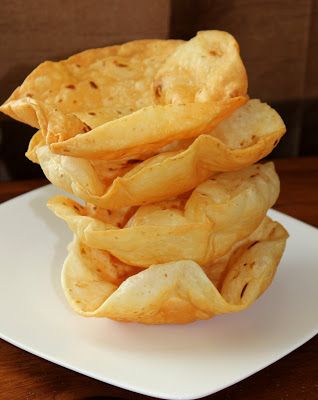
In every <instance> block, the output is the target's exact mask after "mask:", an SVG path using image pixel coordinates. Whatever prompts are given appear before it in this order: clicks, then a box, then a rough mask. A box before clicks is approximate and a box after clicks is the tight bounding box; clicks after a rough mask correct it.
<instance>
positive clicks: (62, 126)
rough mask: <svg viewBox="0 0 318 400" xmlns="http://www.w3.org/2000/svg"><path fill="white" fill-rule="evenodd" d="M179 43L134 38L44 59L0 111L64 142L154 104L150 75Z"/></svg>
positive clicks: (52, 140) (52, 139) (50, 137)
mask: <svg viewBox="0 0 318 400" xmlns="http://www.w3.org/2000/svg"><path fill="white" fill-rule="evenodd" d="M181 43H182V41H177V40H137V41H133V42H129V43H126V44H123V45H121V46H111V47H105V48H102V49H92V50H87V51H84V52H81V53H79V54H76V55H74V56H72V57H70V58H68V59H67V60H63V61H60V62H52V61H46V62H44V63H42V64H40V65H39V66H38V67H37V68H36V69H35V70H34V71H33V72H32V73H31V74H30V75H29V76H28V77H27V78H26V79H25V81H24V82H23V84H22V85H21V86H20V87H18V88H17V89H16V90H15V91H14V92H13V94H12V95H11V96H10V98H9V99H8V100H7V101H6V102H5V103H4V104H3V105H2V107H0V110H1V111H2V112H4V113H5V114H7V115H9V116H11V117H12V118H15V119H17V120H19V121H21V122H25V123H26V124H29V125H31V126H34V127H36V128H39V129H41V130H42V132H43V134H44V136H45V137H47V136H48V138H47V142H48V143H52V142H54V141H58V140H65V139H67V138H69V137H71V136H73V135H75V134H77V133H79V132H85V131H86V130H87V129H88V126H89V127H95V126H98V125H101V124H103V123H105V122H107V121H110V120H113V119H115V118H120V117H121V116H122V115H126V114H129V113H132V112H134V111H136V110H138V109H140V108H143V107H146V106H149V105H151V104H153V93H152V88H151V84H152V81H153V77H154V76H155V74H156V73H157V71H158V69H159V68H160V66H161V65H162V64H163V62H164V61H165V59H166V58H167V57H168V56H169V55H170V54H171V52H173V51H174V50H175V49H176V48H177V47H178V46H179V45H180V44H181ZM87 125H88V126H87Z"/></svg>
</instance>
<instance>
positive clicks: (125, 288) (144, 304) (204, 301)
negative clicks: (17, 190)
mask: <svg viewBox="0 0 318 400" xmlns="http://www.w3.org/2000/svg"><path fill="white" fill-rule="evenodd" d="M287 236H288V234H287V232H286V231H285V229H284V228H283V227H282V226H281V225H280V224H279V223H277V222H273V221H271V220H270V219H269V218H265V219H264V220H263V221H262V223H261V225H260V226H259V227H258V229H257V230H256V232H255V233H254V234H252V235H251V236H250V237H249V238H247V239H246V240H245V241H243V242H241V243H240V244H239V245H238V246H236V248H235V249H233V250H230V251H229V253H228V254H227V255H226V261H223V270H222V273H223V277H222V278H221V279H220V278H219V281H220V282H219V284H218V287H217V286H216V285H215V284H214V282H213V280H210V279H209V278H208V276H207V275H206V274H205V273H204V270H203V269H202V268H201V267H200V265H198V264H197V263H195V262H193V261H191V260H180V261H175V262H170V263H166V264H158V265H152V266H150V267H149V268H148V269H146V270H138V268H133V267H131V266H124V265H121V266H120V268H117V263H118V261H116V260H115V259H114V258H111V257H110V256H109V254H108V253H107V252H105V251H101V250H97V249H92V248H90V247H88V246H87V245H85V244H83V243H81V241H80V240H79V239H78V238H76V237H75V239H74V241H73V243H72V244H71V245H70V247H69V254H68V257H67V259H66V261H65V263H64V267H63V272H62V283H63V288H64V291H65V294H66V297H67V299H68V301H69V303H70V305H71V306H72V307H73V309H74V310H75V311H76V312H78V313H80V314H82V315H84V316H89V317H108V318H112V319H115V320H118V321H131V322H142V323H146V324H161V323H187V322H191V321H194V320H198V319H208V318H211V317H213V316H215V315H218V314H223V313H228V312H237V311H240V310H243V309H244V308H247V307H248V306H249V305H250V304H252V303H253V302H254V301H255V300H256V299H257V298H258V297H259V296H260V295H261V294H262V293H263V292H264V291H265V290H266V288H267V287H268V286H269V285H270V283H271V281H272V279H273V276H274V274H275V271H276V268H277V265H278V263H279V261H280V258H281V256H282V254H283V251H284V247H285V242H286V239H287ZM210 268H211V269H213V265H211V266H210Z"/></svg>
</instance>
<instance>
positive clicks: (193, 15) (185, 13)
mask: <svg viewBox="0 0 318 400" xmlns="http://www.w3.org/2000/svg"><path fill="white" fill-rule="evenodd" d="M0 1H1V12H0V34H1V40H0V54H1V63H0V89H1V90H0V101H1V102H2V101H3V100H4V99H5V98H7V97H8V96H9V94H10V93H11V91H12V90H13V89H14V88H15V87H16V86H17V85H18V84H19V83H20V82H21V81H22V80H23V78H24V77H25V76H26V75H27V74H28V73H29V72H30V71H31V70H32V69H33V68H34V67H35V66H36V65H37V64H39V63H40V62H41V61H43V60H45V59H61V58H64V57H66V56H67V55H70V54H73V53H75V52H78V51H80V50H83V49H86V48H91V47H100V46H105V45H109V44H114V43H120V42H125V41H128V40H132V39H137V38H154V37H159V38H167V37H173V38H183V39H188V38H190V37H192V36H194V35H195V33H196V32H197V31H198V30H202V29H222V30H226V31H229V32H231V33H232V34H233V35H234V36H235V37H236V38H237V40H238V41H239V43H240V47H241V54H242V57H243V60H244V62H245V64H246V67H247V70H248V74H249V93H250V95H251V96H252V97H258V98H261V99H263V100H265V101H268V102H270V103H271V104H272V105H273V106H274V107H275V108H277V110H278V111H279V112H280V113H281V115H282V117H283V118H284V120H285V122H286V124H287V127H288V134H287V135H286V136H285V138H284V139H283V141H282V143H281V144H280V146H279V147H278V149H277V150H276V152H275V153H274V155H275V156H293V155H310V154H311V155H312V154H318V134H316V132H317V126H318V0H298V1H295V0H276V1H274V0H269V1H265V0H213V1H210V0H153V1H149V0H77V1H76V0H55V1H50V0H37V1H35V0H28V1H22V0H10V1H9V0H0ZM0 119H2V131H4V133H3V136H4V141H5V143H6V144H5V146H4V145H2V153H5V155H4V156H3V157H5V158H6V163H8V162H9V163H10V160H12V158H13V157H15V153H14V151H15V150H12V145H11V144H10V141H11V140H13V139H12V137H13V136H14V137H16V134H15V133H13V130H19V131H20V132H22V130H23V131H24V135H23V133H22V135H21V136H20V137H21V138H22V139H21V144H20V147H21V148H23V149H24V147H25V145H26V143H27V141H28V139H29V136H30V134H31V131H30V129H28V128H25V127H23V128H22V126H20V125H18V124H17V123H15V122H7V121H3V119H4V118H3V117H0ZM13 127H14V129H13ZM8 138H9V139H8ZM23 138H24V139H23ZM15 140H16V139H14V141H15ZM23 140H24V142H25V143H22V141H23ZM3 147H5V149H3ZM0 151H1V150H0ZM10 152H11V153H10ZM12 152H13V153H12ZM8 160H9V161H8ZM10 168H11V169H12V167H10ZM26 168H29V167H26ZM24 172H25V171H24ZM13 175H14V176H16V173H13Z"/></svg>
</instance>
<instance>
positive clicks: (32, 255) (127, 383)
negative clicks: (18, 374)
mask: <svg viewBox="0 0 318 400" xmlns="http://www.w3.org/2000/svg"><path fill="white" fill-rule="evenodd" d="M56 193H57V190H56V189H54V188H53V187H52V186H46V187H44V188H41V189H38V190H35V191H33V192H30V193H27V194H25V195H23V196H20V197H18V198H16V199H13V200H11V201H9V202H7V203H4V204H2V205H1V206H0V243H1V259H0V260H1V264H0V304H1V318H0V337H1V338H3V339H4V340H7V341H8V342H10V343H12V344H14V345H16V346H18V347H20V348H22V349H24V350H27V351H29V352H30V353H33V354H36V355H38V356H40V357H42V358H45V359H47V360H50V361H52V362H54V363H56V364H59V365H62V366H64V367H67V368H69V369H72V370H74V371H77V372H80V373H82V374H85V375H88V376H90V377H93V378H96V379H99V380H101V381H104V382H107V383H110V384H112V385H116V386H120V387H122V388H125V389H129V390H132V391H135V392H139V393H143V394H147V395H150V396H154V397H160V398H165V399H195V398H199V397H203V396H206V395H208V394H211V393H214V392H216V391H218V390H221V389H223V388H225V387H227V386H229V385H232V384H234V383H236V382H238V381H240V380H242V379H244V378H246V377H248V376H249V375H251V374H253V373H255V372H257V371H259V370H260V369H262V368H264V367H266V366H268V365H270V364H271V363H273V362H274V361H276V360H278V359H280V358H281V357H283V356H285V355H286V354H288V353H289V352H291V351H292V350H294V349H296V348H297V347H299V346H300V345H302V344H303V343H305V342H306V341H307V340H309V339H310V338H311V337H313V336H314V335H315V334H316V333H317V332H318V312H317V309H318V308H317V306H318V290H317V284H318V261H317V260H318V230H317V229H315V228H313V227H311V226H309V225H306V224H304V223H302V222H300V221H297V220H295V219H293V218H290V217H288V216H286V215H284V214H281V213H278V212H275V211H271V212H270V215H271V216H272V217H273V218H274V219H277V220H278V221H279V222H281V223H282V224H283V225H284V226H285V227H286V228H287V230H288V231H289V233H290V238H289V240H288V245H287V249H286V252H285V254H284V257H283V260H282V261H281V264H280V266H279V269H278V272H277V275H276V277H275V279H274V282H273V284H272V285H271V287H270V288H269V289H268V290H267V291H266V292H265V294H264V295H263V296H262V297H261V298H260V299H259V300H258V301H257V302H256V303H255V304H253V306H252V307H250V308H249V309H248V310H246V311H244V312H241V313H238V314H227V315H223V316H219V317H216V318H214V319H211V320H209V321H202V322H196V323H192V324H190V325H172V326H144V325H138V324H124V323H117V322H113V321H110V320H107V319H86V318H83V317H80V316H77V315H75V314H74V313H73V312H72V311H71V309H70V308H69V306H68V304H67V303H66V300H65V299H64V296H63V293H62V289H61V285H60V272H61V268H62V264H63V261H64V258H65V256H66V245H67V244H68V243H69V242H70V240H71V234H70V232H69V231H68V229H67V227H66V225H65V224H64V223H63V222H62V221H61V220H59V219H58V218H56V217H55V216H54V215H53V214H52V213H51V212H50V211H49V210H48V209H47V208H46V202H47V200H48V199H49V198H50V197H51V196H52V195H54V194H56Z"/></svg>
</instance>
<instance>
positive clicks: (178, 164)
mask: <svg viewBox="0 0 318 400" xmlns="http://www.w3.org/2000/svg"><path fill="white" fill-rule="evenodd" d="M284 133H285V125H284V123H283V122H282V120H281V118H280V117H279V115H278V114H277V113H276V111H275V110H273V109H272V108H271V107H269V106H268V105H267V104H265V103H261V102H260V101H259V100H250V101H249V102H248V103H247V104H245V105H244V106H243V107H240V108H239V109H238V110H237V111H235V112H234V113H233V114H232V115H231V116H230V117H229V118H227V119H226V120H224V121H223V122H222V123H220V124H219V125H218V126H217V128H215V129H214V130H213V131H212V132H211V133H210V134H209V135H201V136H199V137H198V138H197V139H196V140H195V141H194V142H193V143H192V144H190V145H189V143H186V144H185V145H184V146H188V147H186V148H184V149H181V150H177V151H168V152H163V153H162V154H159V155H157V156H155V157H152V158H150V159H148V160H145V161H143V162H139V160H138V159H137V160H136V159H135V160H134V159H130V160H126V161H116V162H110V161H103V160H85V159H82V161H81V162H80V164H81V172H80V176H83V175H85V176H86V179H87V181H86V180H85V182H80V179H79V176H78V170H77V162H78V161H77V160H78V158H75V157H69V156H61V155H57V154H54V153H52V152H51V151H50V150H49V148H48V147H46V148H43V149H41V150H39V151H37V150H36V149H35V150H32V147H31V143H33V140H32V141H31V143H30V147H29V149H31V150H32V151H33V152H34V151H37V153H38V156H37V159H38V161H39V163H40V165H41V167H42V169H43V171H44V173H45V175H46V177H47V178H48V179H49V180H50V181H51V182H52V183H53V184H54V185H56V186H58V187H60V188H62V189H64V190H66V191H68V192H70V193H72V194H74V195H76V196H78V197H80V198H82V199H84V200H85V201H87V202H89V203H93V204H96V205H97V206H99V207H103V208H109V209H119V208H121V207H127V206H133V205H141V204H146V203H151V202H156V201H161V200H164V199H166V198H169V197H173V196H177V195H179V194H181V193H184V192H187V191H189V190H191V189H193V188H194V187H196V186H197V185H198V184H200V183H201V182H203V181H204V180H206V179H208V177H209V176H211V175H212V174H213V173H216V172H222V171H232V170H238V169H241V168H244V167H246V166H248V165H251V164H253V163H255V162H257V161H259V160H260V159H262V158H263V157H265V156H266V155H268V154H269V153H270V152H271V150H272V149H273V147H274V146H276V145H277V143H278V141H279V140H280V138H281V137H282V135H283V134H284ZM37 135H38V134H37ZM34 142H35V140H34ZM180 145H181V143H179V146H180ZM31 150H29V152H30V151H31ZM29 152H28V153H29ZM28 153H27V155H28ZM72 164H73V166H72V167H71V165H72ZM66 166H69V167H68V168H66ZM61 175H62V177H61Z"/></svg>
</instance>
